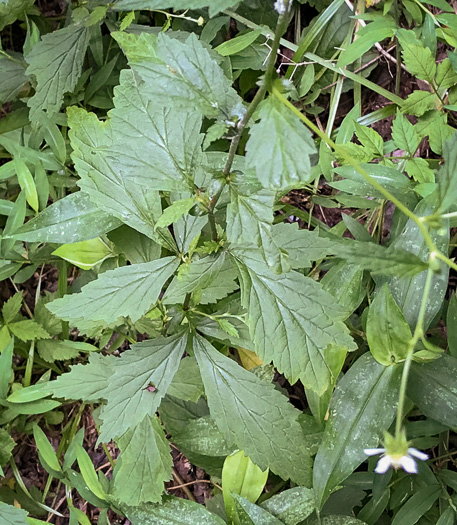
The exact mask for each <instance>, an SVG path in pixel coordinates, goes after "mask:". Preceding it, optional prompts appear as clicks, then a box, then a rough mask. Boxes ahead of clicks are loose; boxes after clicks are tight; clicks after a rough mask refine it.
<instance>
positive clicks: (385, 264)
mask: <svg viewBox="0 0 457 525" xmlns="http://www.w3.org/2000/svg"><path fill="white" fill-rule="evenodd" d="M333 253H335V255H337V256H338V257H341V258H343V259H345V260H347V261H348V262H350V263H352V264H356V265H358V266H359V267H360V268H363V269H364V270H369V271H370V272H372V273H373V274H375V275H376V274H382V275H396V276H398V277H412V276H414V275H416V274H417V273H419V272H423V271H424V270H426V269H427V264H426V263H425V262H423V261H422V260H421V259H420V258H419V257H418V256H417V255H415V254H412V253H409V252H407V251H406V250H403V249H401V248H393V247H392V246H389V247H388V248H385V247H384V246H380V245H379V244H375V243H373V242H361V241H353V240H344V241H340V242H338V243H336V241H334V245H333Z"/></svg>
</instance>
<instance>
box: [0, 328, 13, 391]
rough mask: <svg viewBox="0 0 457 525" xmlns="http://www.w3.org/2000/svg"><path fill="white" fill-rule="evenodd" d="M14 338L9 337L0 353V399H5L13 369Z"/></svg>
mask: <svg viewBox="0 0 457 525" xmlns="http://www.w3.org/2000/svg"><path fill="white" fill-rule="evenodd" d="M13 350H14V340H13V339H12V338H11V339H10V341H9V343H8V344H7V345H6V347H5V348H3V349H2V353H1V354H0V399H6V396H7V395H8V390H9V383H10V380H11V373H12V371H13Z"/></svg>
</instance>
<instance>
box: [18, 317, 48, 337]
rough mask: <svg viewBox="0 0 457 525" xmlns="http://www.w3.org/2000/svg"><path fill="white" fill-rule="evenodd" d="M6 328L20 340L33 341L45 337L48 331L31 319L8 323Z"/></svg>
mask: <svg viewBox="0 0 457 525" xmlns="http://www.w3.org/2000/svg"><path fill="white" fill-rule="evenodd" d="M8 329H9V330H10V332H11V333H12V334H14V335H15V336H16V337H17V338H19V339H20V340H21V341H33V340H35V339H47V338H48V337H49V334H48V332H46V330H45V329H44V328H42V327H41V326H40V325H39V324H38V323H37V322H35V321H34V320H33V319H24V320H23V321H16V322H15V323H10V324H9V325H8Z"/></svg>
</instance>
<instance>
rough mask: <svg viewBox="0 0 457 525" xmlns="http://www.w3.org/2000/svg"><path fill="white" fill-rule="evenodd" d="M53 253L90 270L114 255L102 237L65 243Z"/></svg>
mask: <svg viewBox="0 0 457 525" xmlns="http://www.w3.org/2000/svg"><path fill="white" fill-rule="evenodd" d="M52 255H58V256H59V257H61V258H62V259H65V260H66V261H68V262H69V263H71V264H74V265H75V266H77V267H78V268H81V269H82V270H90V269H91V268H93V267H94V266H96V265H97V264H100V263H102V262H103V261H104V260H105V259H107V258H108V257H113V256H114V254H113V252H112V251H111V249H110V247H109V246H108V245H107V244H106V243H105V242H103V241H102V239H100V237H96V238H95V239H89V240H87V241H80V242H75V243H72V244H63V245H62V246H59V248H57V250H54V251H53V252H52Z"/></svg>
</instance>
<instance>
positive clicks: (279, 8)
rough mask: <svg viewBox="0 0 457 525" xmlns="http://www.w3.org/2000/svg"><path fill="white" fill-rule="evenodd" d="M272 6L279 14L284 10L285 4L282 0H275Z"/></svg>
mask: <svg viewBox="0 0 457 525" xmlns="http://www.w3.org/2000/svg"><path fill="white" fill-rule="evenodd" d="M274 8H275V10H276V11H277V12H278V13H279V14H280V15H283V14H284V13H285V12H286V4H285V2H284V0H276V2H275V5H274Z"/></svg>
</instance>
